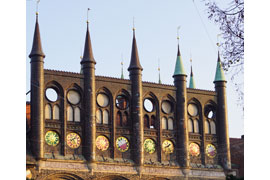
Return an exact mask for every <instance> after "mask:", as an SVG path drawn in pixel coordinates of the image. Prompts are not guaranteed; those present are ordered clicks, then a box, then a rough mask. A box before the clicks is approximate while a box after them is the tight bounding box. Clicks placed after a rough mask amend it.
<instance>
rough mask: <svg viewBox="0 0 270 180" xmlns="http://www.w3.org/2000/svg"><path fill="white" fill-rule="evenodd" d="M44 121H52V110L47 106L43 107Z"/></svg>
mask: <svg viewBox="0 0 270 180" xmlns="http://www.w3.org/2000/svg"><path fill="white" fill-rule="evenodd" d="M45 119H52V108H51V106H50V105H49V104H46V106H45Z"/></svg>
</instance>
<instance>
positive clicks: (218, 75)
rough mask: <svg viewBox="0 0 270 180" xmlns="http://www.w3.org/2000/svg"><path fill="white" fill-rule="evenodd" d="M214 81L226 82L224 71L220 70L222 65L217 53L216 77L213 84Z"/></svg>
mask: <svg viewBox="0 0 270 180" xmlns="http://www.w3.org/2000/svg"><path fill="white" fill-rule="evenodd" d="M216 81H226V78H225V75H224V71H223V68H222V64H221V61H220V55H219V51H218V59H217V68H216V76H215V80H214V82H216Z"/></svg>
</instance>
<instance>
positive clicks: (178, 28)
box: [177, 26, 181, 44]
mask: <svg viewBox="0 0 270 180" xmlns="http://www.w3.org/2000/svg"><path fill="white" fill-rule="evenodd" d="M180 28H181V26H178V27H177V41H178V44H179V39H180V38H179V30H180Z"/></svg>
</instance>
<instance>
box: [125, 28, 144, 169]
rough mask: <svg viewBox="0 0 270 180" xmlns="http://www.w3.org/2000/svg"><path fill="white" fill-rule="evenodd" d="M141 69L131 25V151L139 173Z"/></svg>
mask: <svg viewBox="0 0 270 180" xmlns="http://www.w3.org/2000/svg"><path fill="white" fill-rule="evenodd" d="M142 70H143V68H142V67H141V64H140V61H139V55H138V49H137V44H136V38H135V28H134V27H133V42H132V52H131V59H130V65H129V68H128V71H129V79H130V82H131V112H132V115H131V119H132V120H131V122H132V124H133V125H132V127H133V132H134V134H135V135H134V136H133V141H134V142H135V145H134V147H136V150H134V151H133V152H132V153H133V158H134V159H133V160H134V162H135V163H136V164H137V166H138V167H139V168H138V173H139V174H140V173H141V170H140V169H141V168H142V167H143V165H144V148H143V142H144V122H143V117H142V114H143V106H142V104H143V101H142V96H143V93H142Z"/></svg>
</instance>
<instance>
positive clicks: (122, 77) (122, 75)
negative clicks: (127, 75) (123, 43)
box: [121, 53, 124, 79]
mask: <svg viewBox="0 0 270 180" xmlns="http://www.w3.org/2000/svg"><path fill="white" fill-rule="evenodd" d="M121 58H122V61H121V79H124V72H123V65H124V63H123V53H122V54H121Z"/></svg>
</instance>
